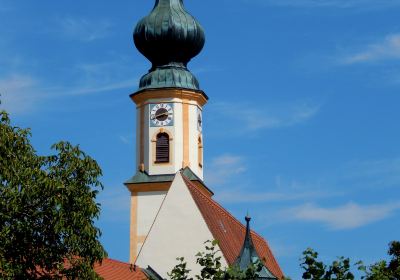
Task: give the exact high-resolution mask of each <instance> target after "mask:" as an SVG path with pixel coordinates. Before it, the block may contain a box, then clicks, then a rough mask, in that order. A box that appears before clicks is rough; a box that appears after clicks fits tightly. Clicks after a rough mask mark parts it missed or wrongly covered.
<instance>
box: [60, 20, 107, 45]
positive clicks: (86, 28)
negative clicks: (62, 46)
mask: <svg viewBox="0 0 400 280" xmlns="http://www.w3.org/2000/svg"><path fill="white" fill-rule="evenodd" d="M59 26H60V28H61V30H62V34H64V35H65V36H67V37H68V38H70V39H74V40H80V41H83V42H91V41H94V40H98V39H103V38H105V37H107V36H108V35H109V34H110V32H111V27H112V24H111V22H110V21H108V20H89V19H85V18H73V17H67V18H63V19H60V20H59Z"/></svg>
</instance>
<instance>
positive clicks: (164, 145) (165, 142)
mask: <svg viewBox="0 0 400 280" xmlns="http://www.w3.org/2000/svg"><path fill="white" fill-rule="evenodd" d="M165 162H169V136H168V134H167V133H160V134H158V135H157V142H156V163H165Z"/></svg>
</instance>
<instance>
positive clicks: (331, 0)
mask: <svg viewBox="0 0 400 280" xmlns="http://www.w3.org/2000/svg"><path fill="white" fill-rule="evenodd" d="M245 1H247V2H249V1H250V0H245ZM257 2H258V3H261V4H265V5H275V6H292V7H306V8H324V7H327V8H328V7H332V8H341V9H346V8H347V9H350V8H361V9H372V8H387V7H393V6H400V3H399V1H397V0H257Z"/></svg>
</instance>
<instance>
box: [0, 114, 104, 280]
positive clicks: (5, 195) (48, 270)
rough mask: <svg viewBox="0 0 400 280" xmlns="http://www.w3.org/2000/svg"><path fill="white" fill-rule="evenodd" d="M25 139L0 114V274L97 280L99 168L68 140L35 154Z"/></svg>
mask: <svg viewBox="0 0 400 280" xmlns="http://www.w3.org/2000/svg"><path fill="white" fill-rule="evenodd" d="M30 137H31V133H30V131H29V130H28V129H21V128H18V127H13V126H12V125H11V123H10V119H9V116H8V114H7V113H6V112H4V111H2V112H0V278H1V279H61V278H62V277H64V278H63V279H97V278H98V276H97V275H96V274H95V272H94V271H93V264H94V263H95V262H98V261H101V260H102V258H103V257H104V256H105V251H104V249H103V247H102V245H101V244H100V242H99V240H98V238H99V236H100V235H101V233H100V230H99V229H98V228H97V227H95V225H94V220H95V219H97V218H98V217H99V214H100V206H99V204H97V203H96V202H95V198H96V195H97V193H98V190H99V189H102V187H103V186H102V184H101V182H100V181H99V177H100V176H101V174H102V173H101V169H100V167H99V166H98V164H97V163H96V161H95V160H93V159H92V158H90V157H89V156H87V155H86V154H85V153H84V152H83V151H81V150H80V149H79V147H77V146H72V145H71V144H69V143H68V142H60V143H57V144H55V145H53V146H52V149H53V150H54V151H55V153H54V154H53V155H50V156H39V155H37V153H36V151H35V150H34V148H33V147H32V145H31V143H30Z"/></svg>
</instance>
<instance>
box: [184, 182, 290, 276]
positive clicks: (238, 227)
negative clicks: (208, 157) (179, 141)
mask: <svg viewBox="0 0 400 280" xmlns="http://www.w3.org/2000/svg"><path fill="white" fill-rule="evenodd" d="M183 178H184V180H185V183H186V185H187V187H188V189H189V191H190V193H191V194H192V197H193V199H194V201H195V202H196V204H197V207H198V208H199V209H200V212H201V214H202V215H203V218H204V220H205V222H206V224H207V225H208V228H209V229H210V231H211V233H212V235H213V236H214V238H215V239H216V240H218V242H219V246H220V248H221V251H222V254H223V255H224V257H225V259H226V260H227V262H228V264H230V265H231V264H233V263H234V262H235V260H236V258H237V257H238V256H239V254H240V250H241V248H242V246H243V242H244V237H245V234H246V227H245V226H244V225H242V223H240V222H239V221H238V220H237V219H236V218H235V217H233V216H232V215H231V214H230V213H229V212H228V211H227V210H225V209H224V208H223V207H222V206H221V205H219V204H218V203H217V202H216V201H214V200H213V199H212V198H211V197H209V196H206V195H205V194H204V193H203V192H202V191H201V190H199V187H198V186H197V185H195V184H194V183H193V182H191V181H190V180H188V179H187V178H185V177H184V176H183ZM251 237H252V239H253V243H254V246H255V247H256V251H257V253H258V255H259V256H260V257H261V259H263V260H264V262H265V266H266V267H267V268H268V269H269V270H270V271H271V272H272V273H273V274H274V275H275V276H276V277H277V278H279V279H282V278H283V273H282V270H281V268H280V267H279V264H278V262H277V261H276V260H275V257H274V256H273V254H272V252H271V249H270V248H269V246H268V243H267V241H265V239H264V238H262V237H261V236H260V235H258V234H257V233H255V232H254V231H252V232H251Z"/></svg>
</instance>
